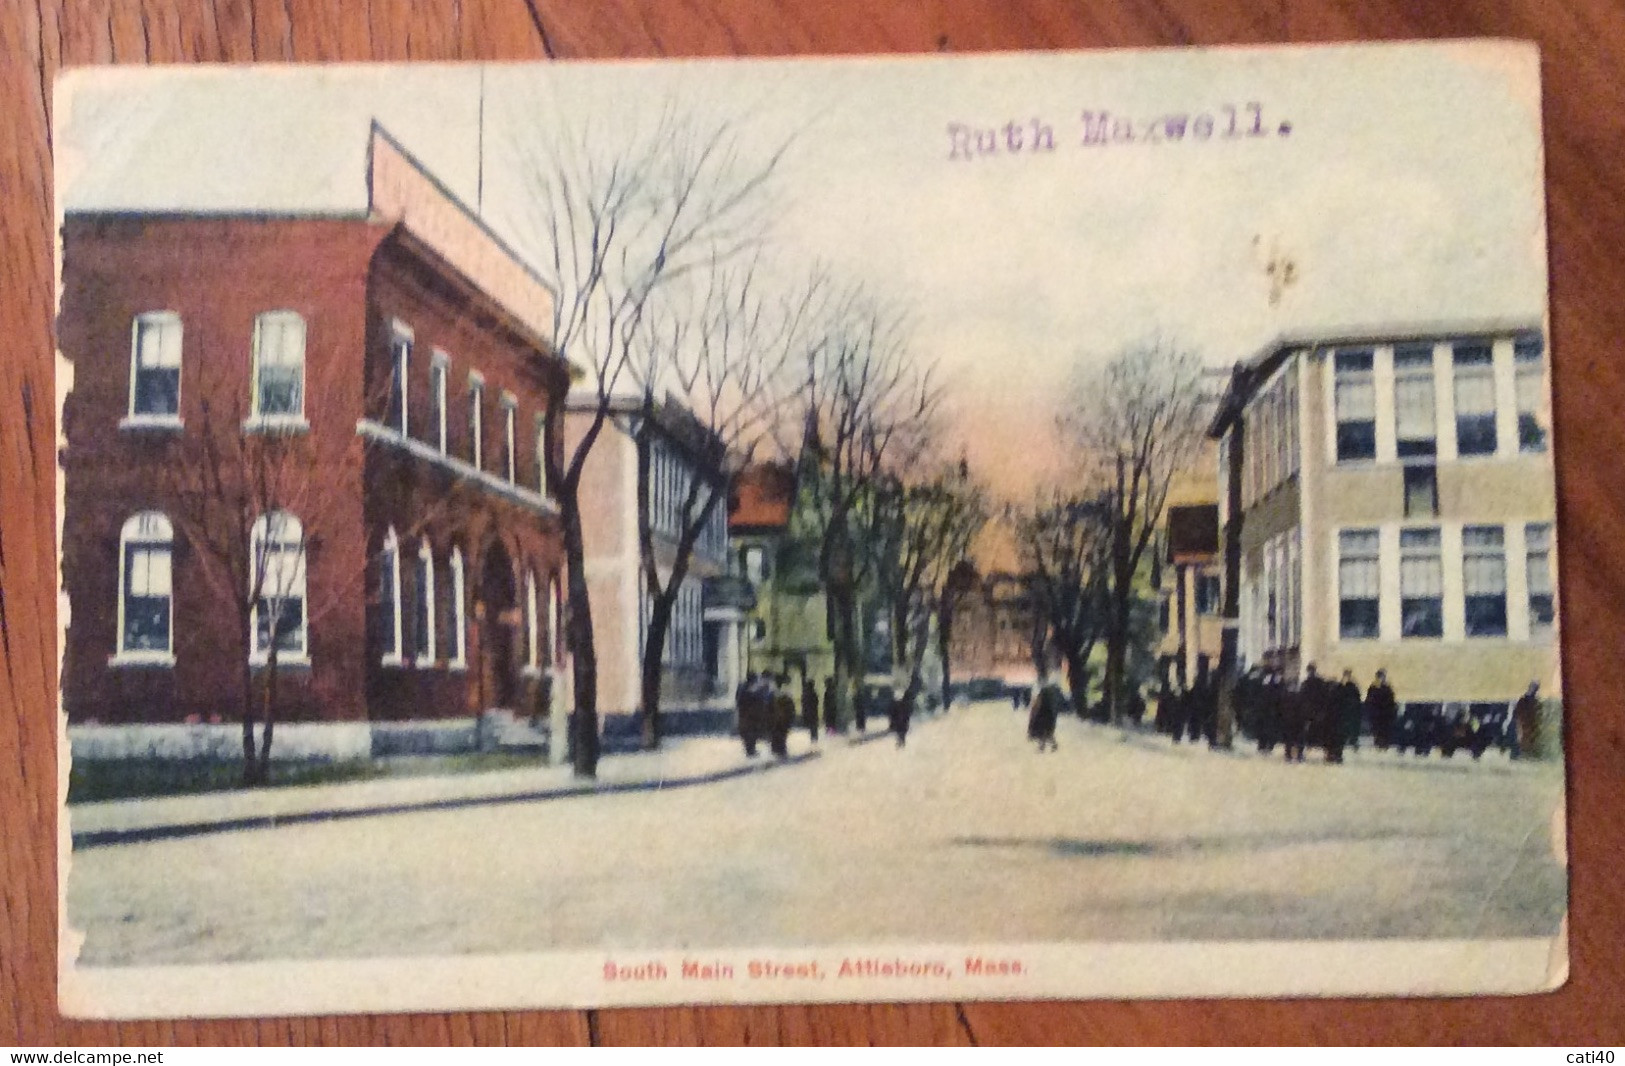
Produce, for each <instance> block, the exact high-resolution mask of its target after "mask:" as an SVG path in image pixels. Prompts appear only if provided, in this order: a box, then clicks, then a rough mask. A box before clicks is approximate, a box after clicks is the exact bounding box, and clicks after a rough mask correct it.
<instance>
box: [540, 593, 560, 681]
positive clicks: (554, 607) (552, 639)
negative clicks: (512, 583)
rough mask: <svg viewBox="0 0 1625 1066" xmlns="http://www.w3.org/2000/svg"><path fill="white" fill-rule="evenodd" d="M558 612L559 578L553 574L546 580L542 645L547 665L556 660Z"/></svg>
mask: <svg viewBox="0 0 1625 1066" xmlns="http://www.w3.org/2000/svg"><path fill="white" fill-rule="evenodd" d="M559 614H560V611H559V579H558V577H557V576H554V577H550V578H548V580H547V639H546V642H545V643H544V644H543V645H542V647H543V650H544V652H545V653H546V655H547V665H548V666H552V665H554V664H555V663H556V662H557V661H558V654H559V652H558V648H559Z"/></svg>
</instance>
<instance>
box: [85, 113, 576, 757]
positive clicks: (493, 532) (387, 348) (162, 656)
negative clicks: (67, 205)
mask: <svg viewBox="0 0 1625 1066" xmlns="http://www.w3.org/2000/svg"><path fill="white" fill-rule="evenodd" d="M366 171H367V173H366V174H365V175H364V179H362V180H364V181H365V183H366V188H365V195H366V206H365V208H364V209H363V210H358V211H357V212H355V213H354V214H350V215H337V216H334V215H326V216H322V217H314V216H304V217H301V216H294V215H264V214H253V213H246V212H245V213H243V214H240V215H238V214H227V215H211V216H206V217H205V216H198V215H186V214H181V213H173V214H170V213H164V212H141V213H97V214H73V213H70V214H68V215H67V217H66V219H65V222H64V227H63V233H62V238H63V245H62V247H63V263H62V286H63V288H62V303H61V308H60V318H59V323H58V330H59V343H60V346H61V351H62V354H63V356H64V357H65V358H66V360H67V361H68V362H70V363H71V364H72V367H73V388H72V392H71V393H70V395H69V396H68V398H67V401H66V404H65V407H64V414H63V418H64V424H63V430H64V435H65V438H66V448H65V450H64V452H63V466H64V470H65V481H66V501H65V512H64V515H63V529H64V533H63V557H62V566H63V581H64V586H65V590H66V592H67V597H68V603H69V606H70V611H71V614H70V618H69V625H68V630H67V643H66V648H65V663H64V670H63V681H62V685H63V695H64V702H65V704H66V709H67V713H68V716H69V722H70V725H72V726H79V727H85V726H89V725H99V726H102V727H107V726H117V725H130V724H138V723H139V724H150V723H187V722H191V723H199V722H201V723H205V724H207V723H209V722H213V721H217V720H218V721H223V722H226V723H229V722H230V721H231V720H232V719H233V718H235V717H237V716H239V715H240V714H241V713H242V707H243V705H244V698H243V697H244V692H245V686H248V685H250V684H260V683H263V681H264V680H265V678H264V674H265V671H266V670H267V663H268V662H269V661H270V660H271V659H272V658H273V657H274V658H275V659H276V660H277V662H278V664H279V665H278V670H277V685H278V689H279V694H278V698H277V718H278V721H279V723H284V722H286V723H312V722H321V723H345V722H347V723H369V724H370V723H377V722H383V721H391V720H406V719H414V720H416V719H455V718H467V717H469V716H472V715H475V714H478V713H479V712H482V711H485V710H489V709H496V708H500V709H504V710H509V711H512V712H514V713H515V714H516V715H518V716H523V717H530V716H532V715H544V716H545V711H546V710H547V702H548V688H549V686H548V682H547V679H548V677H549V676H550V675H551V673H552V671H553V667H554V663H555V660H556V659H557V658H558V657H559V655H560V654H561V652H562V640H561V638H560V633H559V631H560V625H559V617H560V612H561V603H560V595H561V590H562V589H564V588H565V581H564V578H563V566H564V557H563V546H562V536H561V528H560V523H559V519H558V510H557V506H556V504H555V503H554V501H553V499H552V497H551V496H550V495H549V493H548V491H547V475H546V470H545V465H544V464H543V463H542V462H541V459H542V455H543V453H542V449H543V448H547V449H554V450H555V458H557V452H556V449H558V448H559V447H560V446H561V443H562V442H561V439H560V436H559V429H560V428H561V422H562V419H561V414H562V404H563V399H564V396H565V393H566V391H567V390H568V386H569V380H570V368H569V366H568V364H567V363H566V361H565V360H564V359H562V358H561V357H559V356H558V355H557V354H556V353H554V352H553V351H552V350H551V348H550V346H549V344H548V342H547V340H546V336H547V329H548V322H549V320H550V316H551V296H550V294H549V293H548V291H547V290H546V288H545V287H544V286H542V285H541V283H540V282H539V281H538V280H537V279H536V278H535V277H534V276H533V275H532V274H531V273H530V272H529V271H528V270H527V268H525V267H524V266H523V265H522V264H521V263H520V262H519V260H518V259H517V258H516V257H515V256H514V255H513V254H512V252H511V251H510V250H509V249H508V248H507V247H506V246H505V245H504V244H503V243H502V242H501V240H500V239H499V238H497V237H496V236H495V235H494V234H493V233H492V232H491V231H489V230H488V229H487V228H486V227H485V226H484V225H483V224H482V223H481V222H480V221H479V220H478V219H477V218H476V217H475V216H474V215H472V214H471V213H470V212H468V211H467V209H466V208H464V207H463V206H462V205H461V204H460V203H458V202H457V201H456V200H455V198H453V197H452V196H451V195H450V194H449V193H448V192H447V191H446V190H445V189H444V187H443V186H441V185H440V184H439V183H438V182H437V181H435V179H434V178H433V177H432V176H431V175H429V174H428V173H426V172H425V171H424V170H423V169H422V167H421V166H420V165H419V164H418V163H417V162H416V161H415V160H413V159H412V157H411V156H409V155H408V154H407V153H406V152H405V151H404V150H403V149H402V148H401V147H400V146H399V145H398V144H396V143H395V142H394V141H393V140H391V139H390V138H389V137H388V135H387V134H385V133H384V132H383V131H382V130H380V129H378V128H377V127H374V129H373V131H372V135H371V144H370V146H369V152H368V157H367V166H366ZM245 601H246V602H250V606H249V611H250V617H249V619H248V624H247V625H246V626H245V625H243V624H241V622H240V619H241V617H242V615H241V612H240V611H239V610H238V609H237V608H236V607H235V606H234V604H238V603H242V602H245ZM273 649H274V656H273ZM280 728H281V726H280V725H279V729H280ZM79 731H80V732H81V733H85V732H87V730H86V729H84V728H81V729H80V730H79ZM92 732H93V730H92ZM371 732H372V730H371V728H370V725H369V726H368V728H366V729H362V730H360V732H359V733H358V732H357V730H355V729H351V730H349V731H348V734H347V735H348V736H349V737H350V738H351V739H350V740H348V741H345V742H343V743H342V744H340V745H339V746H340V747H345V746H346V745H347V746H348V747H347V750H351V751H354V749H356V748H357V747H358V746H360V745H358V743H357V742H356V741H355V737H357V736H358V735H359V736H362V737H367V736H370V735H371ZM319 733H321V731H320V730H309V729H307V730H305V731H304V736H303V738H302V739H301V736H302V735H301V732H300V730H299V728H298V727H294V728H292V729H290V730H285V731H284V734H285V735H287V736H289V737H290V740H289V744H290V751H289V752H284V754H288V753H290V752H291V753H297V752H298V751H299V750H301V748H302V747H309V748H310V750H311V751H313V752H314V751H321V750H325V749H324V742H323V741H321V740H320V739H311V738H312V737H315V736H316V735H317V734H319ZM279 735H283V734H279ZM281 743H282V742H281V741H280V740H279V744H281ZM75 746H76V750H79V748H80V744H79V741H78V738H76V745H75ZM113 747H114V748H117V745H114V746H113ZM183 747H184V744H183ZM326 747H327V748H331V747H332V745H326ZM98 750H99V749H98Z"/></svg>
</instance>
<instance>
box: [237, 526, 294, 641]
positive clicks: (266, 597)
mask: <svg viewBox="0 0 1625 1066" xmlns="http://www.w3.org/2000/svg"><path fill="white" fill-rule="evenodd" d="M250 543H251V545H252V559H253V566H252V567H251V569H252V571H253V572H252V573H251V574H250V575H249V581H250V589H249V591H250V592H251V593H253V594H255V599H254V607H253V613H254V649H253V657H254V658H255V659H256V660H258V661H261V662H263V661H265V660H266V659H268V658H269V657H270V654H271V648H272V645H273V644H274V645H275V647H276V651H277V655H278V656H294V657H303V656H304V655H305V652H306V632H305V531H304V528H303V527H302V526H301V525H300V524H299V519H297V518H295V517H294V516H293V515H291V514H289V513H288V512H286V511H272V512H271V513H270V514H267V515H262V516H261V517H260V519H259V520H258V521H257V522H255V523H254V529H253V537H252V539H251V541H250Z"/></svg>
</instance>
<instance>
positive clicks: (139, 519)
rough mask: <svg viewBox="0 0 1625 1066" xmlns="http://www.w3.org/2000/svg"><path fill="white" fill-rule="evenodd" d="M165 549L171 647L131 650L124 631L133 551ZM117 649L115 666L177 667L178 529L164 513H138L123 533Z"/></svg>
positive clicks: (128, 519) (115, 637)
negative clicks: (128, 569)
mask: <svg viewBox="0 0 1625 1066" xmlns="http://www.w3.org/2000/svg"><path fill="white" fill-rule="evenodd" d="M145 524H150V526H151V528H150V529H143V528H142V527H143V525H145ZM158 545H163V546H164V548H165V549H166V551H167V552H168V554H169V593H168V595H167V596H166V597H165V598H166V599H167V600H168V609H169V620H168V625H167V627H166V628H167V637H168V639H167V641H166V644H167V646H166V647H164V648H161V649H160V648H131V647H129V646H127V644H126V640H127V638H128V636H129V634H128V633H127V632H126V630H125V628H124V620H125V607H126V600H127V597H128V596H129V594H130V585H129V575H128V572H127V569H126V568H127V567H128V565H129V558H130V549H131V547H135V546H150V547H148V550H153V549H155V548H156V547H157V546H158ZM113 639H114V648H115V649H116V650H115V652H114V655H113V657H112V659H111V660H110V661H111V662H112V663H113V664H114V665H121V664H126V663H132V664H134V663H139V664H146V665H151V666H173V665H174V664H175V526H174V524H173V523H171V522H170V520H169V516H168V515H166V514H164V513H163V512H162V511H138V512H136V513H135V514H133V515H131V516H130V517H129V518H127V519H125V521H124V526H123V528H122V529H121V530H120V531H119V542H118V632H117V633H115V634H114V638H113Z"/></svg>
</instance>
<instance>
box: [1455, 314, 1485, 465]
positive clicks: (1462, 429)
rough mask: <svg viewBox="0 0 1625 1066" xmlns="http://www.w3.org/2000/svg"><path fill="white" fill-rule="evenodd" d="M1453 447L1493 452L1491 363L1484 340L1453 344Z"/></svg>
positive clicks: (1461, 451)
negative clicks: (1454, 432) (1454, 421)
mask: <svg viewBox="0 0 1625 1066" xmlns="http://www.w3.org/2000/svg"><path fill="white" fill-rule="evenodd" d="M1454 365H1455V373H1456V451H1457V453H1458V454H1460V455H1494V454H1495V363H1494V360H1493V358H1492V354H1491V349H1490V346H1489V344H1488V342H1485V341H1459V342H1457V343H1456V345H1455V352H1454Z"/></svg>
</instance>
